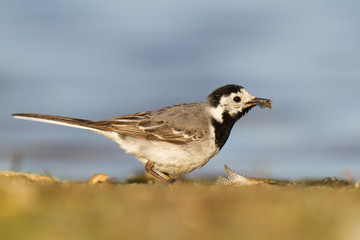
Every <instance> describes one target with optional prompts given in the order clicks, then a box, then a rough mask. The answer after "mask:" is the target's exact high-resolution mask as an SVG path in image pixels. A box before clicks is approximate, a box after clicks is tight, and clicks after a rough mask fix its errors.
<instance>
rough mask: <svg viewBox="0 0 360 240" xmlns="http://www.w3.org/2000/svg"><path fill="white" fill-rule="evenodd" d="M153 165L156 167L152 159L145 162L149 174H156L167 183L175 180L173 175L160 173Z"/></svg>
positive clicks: (155, 175)
mask: <svg viewBox="0 0 360 240" xmlns="http://www.w3.org/2000/svg"><path fill="white" fill-rule="evenodd" d="M153 167H154V163H153V162H152V161H147V162H146V164H145V170H146V172H148V173H149V174H151V175H152V176H154V177H155V178H157V179H159V180H161V181H162V182H166V183H172V182H174V181H175V179H173V178H172V177H170V176H167V175H165V174H161V175H160V174H159V173H157V172H155V171H154V170H153ZM162 175H163V176H162Z"/></svg>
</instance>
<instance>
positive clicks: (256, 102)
mask: <svg viewBox="0 0 360 240" xmlns="http://www.w3.org/2000/svg"><path fill="white" fill-rule="evenodd" d="M246 105H248V106H249V107H254V106H259V107H261V108H266V107H267V108H271V100H270V99H266V98H257V97H255V98H253V99H251V100H250V101H248V102H247V103H246Z"/></svg>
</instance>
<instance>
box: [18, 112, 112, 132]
mask: <svg viewBox="0 0 360 240" xmlns="http://www.w3.org/2000/svg"><path fill="white" fill-rule="evenodd" d="M13 117H14V118H17V119H24V120H30V121H37V122H45V123H51V124H57V125H62V126H67V127H74V128H81V129H86V130H89V131H92V132H96V133H100V134H101V133H103V132H104V131H107V130H108V129H107V128H106V126H101V125H98V124H96V122H94V121H90V120H85V119H78V118H69V117H60V116H53V115H46V114H36V113H14V114H13Z"/></svg>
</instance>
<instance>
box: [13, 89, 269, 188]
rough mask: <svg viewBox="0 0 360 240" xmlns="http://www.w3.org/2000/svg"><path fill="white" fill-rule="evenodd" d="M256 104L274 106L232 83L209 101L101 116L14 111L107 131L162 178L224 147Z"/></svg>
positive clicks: (188, 169) (188, 168)
mask: <svg viewBox="0 0 360 240" xmlns="http://www.w3.org/2000/svg"><path fill="white" fill-rule="evenodd" d="M255 106H260V107H261V108H265V107H268V108H271V101H270V100H269V99H263V98H256V97H253V96H252V95H251V94H250V93H249V92H248V91H247V90H246V89H245V88H243V87H241V86H239V85H234V84H231V85H225V86H223V87H220V88H218V89H216V90H215V91H213V92H212V93H211V94H210V95H209V96H208V97H207V99H206V101H205V102H199V103H188V104H179V105H174V106H169V107H164V108H161V109H158V110H155V111H147V112H140V113H134V114H129V115H124V116H120V117H115V118H110V119H106V120H102V121H90V120H84V119H76V118H68V117H60V116H52V115H44V114H34V113H16V114H13V116H14V117H15V118H19V119H26V120H32V121H39V122H46V123H52V124H58V125H64V126H68V127H75V128H82V129H86V130H90V131H92V132H95V133H99V134H101V135H104V136H105V137H107V138H110V139H111V140H113V141H115V142H117V143H118V144H119V145H120V147H121V148H122V149H124V150H125V151H126V152H127V153H130V154H132V155H134V156H135V157H136V158H137V159H138V160H139V161H140V162H142V163H144V164H145V169H146V171H147V172H148V173H150V174H151V175H153V176H154V177H156V178H158V179H160V180H161V181H165V182H172V181H173V180H174V178H176V177H178V176H179V175H181V174H184V173H189V172H191V171H193V170H194V169H196V168H201V167H202V166H203V165H204V164H206V163H207V162H208V161H209V160H210V159H211V158H213V157H214V156H215V155H216V154H217V153H218V152H219V151H220V149H221V148H222V147H223V146H224V144H225V142H226V140H227V139H228V137H229V135H230V131H231V129H232V127H233V125H234V123H235V122H236V121H237V120H239V119H240V118H241V117H242V116H243V115H244V114H246V113H247V112H248V111H249V110H250V109H252V108H253V107H255Z"/></svg>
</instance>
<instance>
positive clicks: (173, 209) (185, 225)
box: [0, 176, 360, 240]
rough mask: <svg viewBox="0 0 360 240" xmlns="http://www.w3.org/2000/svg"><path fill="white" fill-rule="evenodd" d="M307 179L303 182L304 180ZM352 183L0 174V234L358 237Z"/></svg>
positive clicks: (358, 202) (359, 220)
mask: <svg viewBox="0 0 360 240" xmlns="http://www.w3.org/2000/svg"><path fill="white" fill-rule="evenodd" d="M310 185H311V184H310ZM359 216H360V190H359V189H356V188H354V187H353V186H342V185H341V186H335V187H334V186H329V185H321V184H317V185H316V186H308V185H306V184H292V185H288V186H278V185H269V184H260V185H252V186H243V187H234V186H228V187H225V186H220V185H216V184H215V182H213V181H207V182H182V183H176V184H173V185H163V184H115V185H114V184H101V185H92V186H90V185H88V184H87V183H81V182H58V181H55V180H54V179H51V178H48V179H46V178H42V179H41V180H36V179H32V180H31V179H29V178H27V177H23V176H7V177H5V176H0V238H1V239H4V240H5V239H55V240H56V239H329V240H331V239H341V240H347V239H360V229H359V228H358V226H360V217H359Z"/></svg>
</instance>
